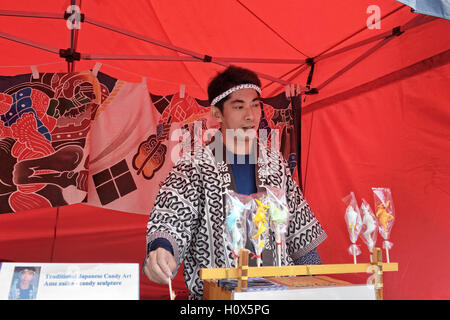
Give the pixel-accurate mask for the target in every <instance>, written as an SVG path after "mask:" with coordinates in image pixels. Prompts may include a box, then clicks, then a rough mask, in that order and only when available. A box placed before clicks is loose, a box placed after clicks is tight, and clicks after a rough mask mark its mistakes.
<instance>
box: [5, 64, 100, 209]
mask: <svg viewBox="0 0 450 320" xmlns="http://www.w3.org/2000/svg"><path fill="white" fill-rule="evenodd" d="M100 90H101V89H100V84H99V82H98V81H97V80H96V78H95V77H93V75H92V73H91V72H80V73H41V74H39V78H38V79H33V77H32V75H31V74H25V75H18V76H13V77H0V162H1V164H2V165H1V167H0V213H10V212H18V211H23V210H31V209H39V208H46V207H56V206H63V205H68V204H73V203H80V202H83V201H85V200H86V196H87V178H88V158H89V147H88V145H87V143H86V140H87V136H88V135H89V131H90V126H91V119H92V117H93V115H94V114H95V112H96V109H97V108H98V106H99V105H100V102H101V94H100Z"/></svg>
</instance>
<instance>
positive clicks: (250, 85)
mask: <svg viewBox="0 0 450 320" xmlns="http://www.w3.org/2000/svg"><path fill="white" fill-rule="evenodd" d="M241 89H255V90H256V91H258V93H259V94H261V88H260V87H258V86H257V85H256V84H253V83H245V84H240V85H238V86H236V87H233V88H230V89H228V90H227V91H225V92H224V93H221V94H220V95H218V96H217V97H215V98H214V99H213V101H212V102H211V105H212V106H215V105H216V104H217V103H218V102H219V101H220V100H222V99H223V98H225V97H226V96H228V95H230V94H232V93H233V92H235V91H238V90H241Z"/></svg>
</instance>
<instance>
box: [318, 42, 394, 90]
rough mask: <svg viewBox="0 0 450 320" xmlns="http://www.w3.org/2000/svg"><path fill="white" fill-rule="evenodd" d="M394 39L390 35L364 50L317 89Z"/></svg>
mask: <svg viewBox="0 0 450 320" xmlns="http://www.w3.org/2000/svg"><path fill="white" fill-rule="evenodd" d="M392 39H394V37H389V38H386V39H384V40H383V41H381V42H379V43H377V44H376V45H375V46H373V47H372V48H370V49H369V50H367V51H366V52H364V53H363V54H362V55H360V56H359V57H358V58H356V59H355V60H354V61H352V62H351V63H349V64H348V65H346V66H345V67H344V68H342V69H341V70H339V71H338V72H336V73H335V74H334V75H332V76H331V77H330V78H328V79H327V80H325V81H324V82H322V83H321V84H320V85H318V86H316V89H317V90H319V91H320V90H321V89H322V88H324V87H325V86H327V85H328V84H330V82H332V81H333V80H336V79H337V78H339V77H340V76H341V75H343V74H344V73H345V72H347V71H348V70H350V69H351V68H353V67H354V66H355V65H357V64H358V63H360V62H361V61H362V60H364V59H366V58H367V57H368V56H370V55H371V54H373V53H374V52H375V51H377V50H378V49H380V48H381V47H382V46H384V45H385V44H386V43H388V42H390V41H391V40H392Z"/></svg>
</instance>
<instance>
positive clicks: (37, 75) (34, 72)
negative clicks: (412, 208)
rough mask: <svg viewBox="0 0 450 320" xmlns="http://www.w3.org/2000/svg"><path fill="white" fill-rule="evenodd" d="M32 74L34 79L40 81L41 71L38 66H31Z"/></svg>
mask: <svg viewBox="0 0 450 320" xmlns="http://www.w3.org/2000/svg"><path fill="white" fill-rule="evenodd" d="M30 69H31V73H32V74H33V79H39V71H38V69H37V67H36V66H30Z"/></svg>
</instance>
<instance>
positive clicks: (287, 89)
mask: <svg viewBox="0 0 450 320" xmlns="http://www.w3.org/2000/svg"><path fill="white" fill-rule="evenodd" d="M284 93H285V94H286V98H288V99H289V98H290V97H291V87H290V85H288V84H287V85H286V87H285V88H284Z"/></svg>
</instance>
